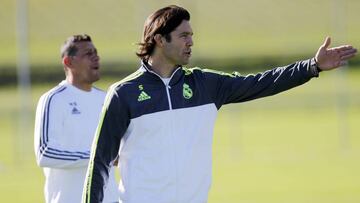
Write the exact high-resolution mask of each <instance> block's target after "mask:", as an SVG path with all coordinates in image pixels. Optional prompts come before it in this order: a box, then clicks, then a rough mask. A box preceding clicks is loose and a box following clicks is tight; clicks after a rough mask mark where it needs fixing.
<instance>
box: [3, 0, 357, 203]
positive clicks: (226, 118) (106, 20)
mask: <svg viewBox="0 0 360 203" xmlns="http://www.w3.org/2000/svg"><path fill="white" fill-rule="evenodd" d="M15 3H16V1H14V0H1V3H0V25H1V32H0V79H1V80H6V79H7V78H4V77H7V75H8V74H7V73H8V72H15V70H16V53H17V50H16V32H15V30H16V29H15V28H16V25H15V22H16V18H15V17H16V12H15V8H16V4H15ZM28 3H29V5H28V8H29V17H28V23H29V49H30V52H29V54H30V55H29V62H30V65H31V73H32V74H33V79H34V80H35V81H37V82H36V83H34V84H32V86H31V89H30V90H31V98H30V99H29V100H28V101H27V103H28V105H29V107H30V110H29V112H27V114H26V115H27V116H28V118H29V121H28V122H27V123H25V124H24V123H20V121H19V115H21V113H22V112H23V111H24V110H23V109H22V108H21V107H20V103H21V102H20V101H19V100H20V98H21V97H20V95H19V91H18V89H17V87H16V86H15V84H16V81H14V82H13V84H9V85H6V86H0V99H1V105H0V138H1V141H0V202H29V203H38V202H43V199H44V198H43V184H44V177H43V174H42V171H41V169H40V168H39V167H37V166H36V163H35V159H34V152H33V125H34V120H33V118H34V111H35V107H36V102H37V100H38V98H39V96H40V95H41V94H43V93H44V92H46V91H47V90H48V89H50V88H51V87H53V86H55V85H56V84H57V83H58V82H59V81H58V80H51V78H50V77H49V78H45V79H44V78H42V79H41V80H40V79H37V78H36V77H38V78H40V75H41V74H42V72H46V71H48V72H50V76H51V74H55V75H56V76H57V78H59V77H63V73H62V72H61V71H62V70H61V66H60V64H59V63H60V62H59V46H60V44H61V43H62V42H63V41H64V39H65V38H66V37H68V36H69V35H71V34H74V33H88V34H90V35H91V36H93V40H94V42H95V45H96V46H97V47H98V49H99V53H100V55H101V62H102V64H104V65H103V67H102V69H103V71H104V72H111V71H109V70H124V71H123V72H130V71H133V70H135V69H136V63H138V61H137V59H136V57H135V55H134V52H135V51H136V45H134V44H135V43H136V42H138V41H139V39H140V37H141V36H140V33H141V31H142V25H143V21H144V19H145V17H146V16H147V15H148V14H150V13H151V12H152V11H154V10H155V9H156V8H159V7H160V6H164V5H168V4H180V5H182V6H185V7H186V8H188V9H189V10H190V11H191V13H192V20H191V24H192V26H193V29H194V33H195V34H194V48H193V59H192V62H191V63H192V64H191V66H192V65H196V66H200V67H206V68H214V69H224V68H226V70H236V71H239V72H241V73H248V72H257V71H262V70H266V69H267V68H270V67H271V66H272V65H274V64H275V65H277V64H283V65H285V64H288V63H291V62H293V61H294V60H300V59H303V58H308V57H312V56H313V55H314V53H315V52H316V49H317V48H318V47H319V45H320V44H321V43H322V41H323V40H324V38H325V36H327V35H330V36H332V37H333V45H339V44H343V43H350V44H353V45H354V46H356V47H358V48H359V47H360V37H359V36H360V24H359V22H360V12H359V11H360V1H358V0H342V1H340V0H317V1H314V0H294V1H287V0H272V1H270V0H252V1H244V0H238V1H237V0H233V1H231V0H222V1H213V0H192V1H189V0H177V1H159V0H147V1H142V0H102V1H99V0H75V1H74V0H73V1H70V0H63V1H55V0H31V1H29V2H28ZM244 61H245V62H244ZM358 61H360V60H359V56H357V57H356V58H355V59H354V60H353V61H352V62H351V63H350V65H349V66H348V67H346V68H343V69H342V70H336V71H332V72H325V73H321V75H320V77H319V78H315V79H313V80H312V81H310V82H309V83H307V84H305V85H303V86H301V87H298V88H296V89H294V90H291V91H288V92H284V93H281V94H280V95H277V96H273V97H269V98H264V99H260V100H255V101H251V102H247V103H242V104H232V105H227V106H224V107H222V109H221V110H220V111H219V117H218V119H217V123H216V126H215V133H214V143H213V146H214V148H213V157H214V159H213V184H212V187H211V190H210V196H209V203H238V202H239V203H358V202H360V174H359V171H360V67H359V63H358ZM124 64H135V65H124ZM244 64H245V65H244ZM246 64H249V66H247V65H246ZM254 64H255V65H259V66H254ZM115 72H116V71H115ZM104 76H105V77H104V78H103V79H102V80H101V81H99V82H98V83H97V84H96V85H97V86H98V87H100V88H103V89H107V87H108V86H109V84H111V83H113V82H115V81H117V80H120V79H122V77H123V76H121V75H115V76H114V75H113V76H112V77H110V76H109V75H106V74H105V75H104ZM36 79H37V80H36Z"/></svg>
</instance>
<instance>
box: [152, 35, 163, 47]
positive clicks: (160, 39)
mask: <svg viewBox="0 0 360 203" xmlns="http://www.w3.org/2000/svg"><path fill="white" fill-rule="evenodd" d="M154 40H155V42H156V45H157V46H160V47H162V46H163V44H164V41H163V40H164V38H163V37H162V35H161V34H156V35H155V36H154Z"/></svg>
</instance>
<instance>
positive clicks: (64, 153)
mask: <svg viewBox="0 0 360 203" xmlns="http://www.w3.org/2000/svg"><path fill="white" fill-rule="evenodd" d="M104 98H105V92H103V91H102V90H99V89H96V88H92V89H91V91H90V92H86V91H82V90H80V89H78V88H76V87H74V86H72V85H71V84H69V83H67V82H66V81H62V82H61V83H60V84H59V85H58V86H56V87H55V88H53V89H51V90H50V91H48V92H46V93H45V94H43V95H42V96H41V97H40V100H39V102H38V105H37V110H36V120H35V132H34V144H35V154H36V161H37V164H38V165H39V166H40V167H42V168H43V171H44V175H45V178H46V182H45V188H44V190H45V191H44V192H45V200H46V202H47V203H79V202H81V195H82V191H83V186H84V180H85V175H86V170H87V167H88V163H89V157H90V148H91V143H92V140H93V137H94V133H95V130H96V126H97V125H98V121H99V115H100V111H101V108H102V105H103V102H104ZM113 168H114V167H112V169H111V172H110V177H109V183H110V184H109V185H108V186H107V188H106V192H105V201H104V202H107V203H108V202H117V201H118V199H119V192H118V188H117V184H116V180H115V176H114V175H115V174H114V169H113Z"/></svg>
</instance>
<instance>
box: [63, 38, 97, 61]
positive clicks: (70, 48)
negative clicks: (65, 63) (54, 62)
mask: <svg viewBox="0 0 360 203" xmlns="http://www.w3.org/2000/svg"><path fill="white" fill-rule="evenodd" d="M78 42H91V37H90V36H89V35H87V34H81V35H73V36H71V37H69V38H67V39H66V41H65V42H64V44H63V45H62V46H61V49H60V53H61V58H64V56H75V55H76V52H77V51H78V49H77V47H76V45H75V44H76V43H78Z"/></svg>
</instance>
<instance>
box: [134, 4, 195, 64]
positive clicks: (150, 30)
mask: <svg viewBox="0 0 360 203" xmlns="http://www.w3.org/2000/svg"><path fill="white" fill-rule="evenodd" d="M183 20H187V21H189V20H190V13H189V12H188V11H187V10H186V9H184V8H182V7H179V6H176V5H171V6H167V7H164V8H161V9H159V10H157V11H156V12H155V13H153V14H151V15H150V16H149V17H148V18H147V19H146V21H145V24H144V32H143V36H142V40H141V42H140V43H138V45H139V51H138V52H137V53H136V55H137V56H138V57H139V58H140V59H142V60H145V61H147V60H148V59H149V57H150V56H151V54H152V53H153V51H154V48H155V40H154V37H155V35H156V34H160V35H162V36H164V37H165V39H166V41H168V42H170V41H171V37H170V33H171V32H172V31H174V30H175V28H177V27H178V26H179V25H180V24H181V22H182V21H183Z"/></svg>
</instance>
